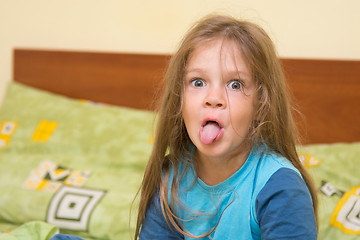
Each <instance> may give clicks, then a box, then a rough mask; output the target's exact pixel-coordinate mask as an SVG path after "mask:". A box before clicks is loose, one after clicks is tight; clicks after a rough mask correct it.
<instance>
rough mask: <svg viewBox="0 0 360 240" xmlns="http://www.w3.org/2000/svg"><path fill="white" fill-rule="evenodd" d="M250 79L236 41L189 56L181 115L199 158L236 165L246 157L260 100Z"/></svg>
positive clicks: (213, 42)
mask: <svg viewBox="0 0 360 240" xmlns="http://www.w3.org/2000/svg"><path fill="white" fill-rule="evenodd" d="M251 76H252V75H251V71H250V70H249V68H248V66H247V64H246V62H245V60H244V58H243V56H242V54H241V52H240V50H239V48H238V47H237V46H236V43H235V42H233V41H232V40H224V39H222V38H216V39H214V40H211V41H209V42H205V43H201V44H199V45H198V47H196V48H195V50H194V51H193V52H192V54H191V55H190V57H189V60H188V64H187V68H186V72H185V80H184V81H185V82H184V86H185V89H184V96H183V108H182V114H183V118H184V122H185V126H186V129H187V132H188V134H189V137H190V139H191V141H192V142H193V143H194V144H195V146H196V147H197V149H198V154H199V156H200V158H202V157H208V158H214V159H216V158H221V159H226V158H230V159H232V158H234V157H235V156H238V155H239V153H243V150H244V146H245V145H246V144H243V143H246V141H247V137H248V132H249V129H250V125H251V123H252V120H253V116H254V112H255V105H256V99H257V91H256V84H255V82H254V80H253V79H252V77H251ZM243 154H244V153H243ZM243 154H241V155H243ZM224 157H225V158H224Z"/></svg>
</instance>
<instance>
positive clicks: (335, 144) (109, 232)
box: [0, 49, 360, 240]
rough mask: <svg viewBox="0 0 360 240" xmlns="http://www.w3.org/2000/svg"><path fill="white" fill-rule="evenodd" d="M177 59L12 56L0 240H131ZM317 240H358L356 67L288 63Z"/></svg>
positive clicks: (1, 133) (44, 53)
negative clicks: (65, 237) (166, 79)
mask: <svg viewBox="0 0 360 240" xmlns="http://www.w3.org/2000/svg"><path fill="white" fill-rule="evenodd" d="M169 58H170V56H169V55H160V54H158V55H156V54H139V53H137V54H133V53H110V52H108V53H106V52H81V51H59V50H57V51H53V50H45V49H15V50H14V54H13V81H12V82H10V83H9V84H8V86H7V90H6V96H5V98H4V101H3V104H2V106H1V107H0V165H1V168H0V180H1V181H0V192H1V196H0V239H16V240H22V239H49V237H50V236H52V235H53V234H54V233H56V232H62V233H70V234H75V235H77V236H80V237H82V238H85V239H116V240H117V239H130V233H131V232H133V230H134V220H135V216H136V210H134V211H130V209H131V207H130V206H135V208H134V209H136V201H135V202H134V205H131V204H132V203H133V199H134V196H135V194H136V191H137V189H138V187H139V184H140V182H141V178H142V173H143V171H144V167H145V164H146V161H147V158H148V156H149V154H150V151H151V148H152V142H153V139H152V134H153V132H154V124H155V122H156V114H155V111H154V109H155V106H156V99H157V94H158V93H159V91H160V90H161V86H162V76H163V74H164V71H165V69H166V66H167V63H168V60H169ZM281 62H282V64H283V67H284V70H285V73H286V76H287V79H288V81H289V87H290V90H291V92H292V95H293V99H294V103H296V104H295V107H296V109H297V110H296V111H294V112H295V118H296V123H297V124H298V126H299V129H300V133H301V136H302V139H301V144H299V145H298V152H299V155H300V158H301V160H302V162H303V164H304V165H305V167H306V168H307V169H308V171H309V172H310V174H311V175H312V177H313V179H314V181H315V183H316V186H317V188H318V195H319V201H320V205H319V239H344V240H347V239H349V240H350V239H359V237H360V175H359V171H358V165H359V163H360V127H359V123H360V112H359V104H360V61H344V60H321V59H281Z"/></svg>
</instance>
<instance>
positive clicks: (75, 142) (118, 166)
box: [0, 82, 155, 239]
mask: <svg viewBox="0 0 360 240" xmlns="http://www.w3.org/2000/svg"><path fill="white" fill-rule="evenodd" d="M154 117H155V115H154V114H153V113H152V112H150V111H145V110H135V109H130V108H122V107H115V106H109V105H104V104H99V103H92V102H89V101H86V100H74V99H70V98H65V97H62V96H59V95H55V94H51V93H48V92H44V91H40V90H37V89H34V88H30V87H27V86H25V85H21V84H19V83H16V82H11V83H10V84H9V86H8V89H7V94H6V97H5V99H4V103H3V106H2V107H1V110H0V133H1V134H0V165H1V168H0V192H1V197H0V222H1V223H5V225H4V227H3V225H1V224H0V232H1V231H7V232H8V231H9V230H11V228H12V227H16V226H18V225H21V224H23V223H26V222H29V221H35V220H41V221H46V222H48V223H49V224H52V225H54V226H57V227H59V228H61V229H62V231H63V232H65V233H72V234H76V235H78V236H82V237H85V238H94V239H128V238H129V214H130V205H131V203H132V201H133V199H134V197H135V194H136V191H137V189H138V186H139V185H140V182H141V179H142V174H143V171H144V165H145V163H146V161H147V158H148V155H149V154H150V151H151V148H152V132H153V124H154V121H155V119H154ZM10 223H11V224H13V226H10V227H9V224H10ZM130 226H131V227H133V225H130ZM0 238H1V237H0Z"/></svg>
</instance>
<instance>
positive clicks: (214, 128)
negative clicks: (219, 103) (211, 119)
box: [200, 123, 220, 144]
mask: <svg viewBox="0 0 360 240" xmlns="http://www.w3.org/2000/svg"><path fill="white" fill-rule="evenodd" d="M219 132H220V127H219V125H218V124H216V123H208V124H206V125H205V126H204V127H203V128H202V129H201V130H200V140H201V142H202V143H203V144H210V143H212V142H213V141H214V140H215V138H216V137H217V136H218V135H219Z"/></svg>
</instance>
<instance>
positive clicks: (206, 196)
mask: <svg viewBox="0 0 360 240" xmlns="http://www.w3.org/2000/svg"><path fill="white" fill-rule="evenodd" d="M184 167H185V166H184V164H179V172H180V173H181V172H182V171H183V169H184ZM170 179H172V173H171V174H170ZM170 185H171V183H169V186H170ZM178 195H179V198H180V200H181V202H182V204H180V205H179V204H178V205H176V206H175V207H174V209H173V210H174V211H175V213H176V216H177V217H178V219H180V220H179V221H180V222H181V224H182V226H183V230H184V231H186V232H189V233H190V234H192V235H194V236H200V235H201V234H205V233H207V232H209V231H211V230H213V229H214V232H212V233H211V235H210V236H211V238H204V239H213V240H220V239H221V240H224V239H246V240H247V239H254V240H255V239H292V240H305V239H306V240H312V239H317V230H316V222H315V216H314V210H313V206H312V200H311V197H310V193H309V190H308V188H307V187H306V184H305V182H304V180H303V179H302V177H301V175H300V173H299V172H298V170H297V169H296V168H295V167H294V166H293V165H292V164H291V163H290V162H289V161H288V160H286V159H285V158H283V157H281V156H279V155H276V154H272V153H268V152H265V151H262V150H261V149H254V150H253V151H252V152H251V153H250V155H249V157H248V159H247V160H246V162H245V164H244V165H243V166H242V167H241V168H240V169H239V170H238V171H237V172H236V173H235V174H233V175H232V176H231V177H230V178H228V179H227V180H225V181H224V182H222V183H220V184H218V185H215V186H209V185H207V184H205V183H204V182H203V181H202V180H201V179H199V178H196V175H195V171H194V169H193V167H192V166H190V167H189V168H188V169H187V171H186V172H185V174H184V176H183V177H182V178H181V181H180V183H179V189H178ZM169 199H170V198H169ZM170 201H172V200H171V199H170ZM140 239H141V240H145V239H192V238H189V237H187V236H183V235H182V234H180V233H179V232H177V231H176V230H175V229H174V228H173V227H172V226H169V225H168V224H167V222H166V221H165V218H164V216H163V214H162V211H161V207H160V201H159V196H158V195H155V196H154V199H153V201H152V202H151V204H150V205H149V206H148V209H147V212H146V216H145V220H144V222H143V226H142V230H141V233H140Z"/></svg>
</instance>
